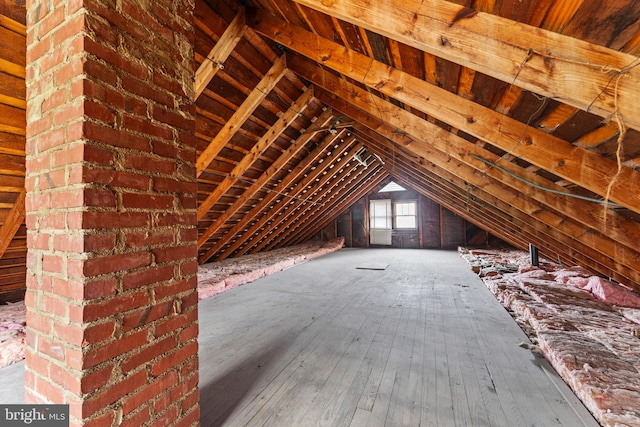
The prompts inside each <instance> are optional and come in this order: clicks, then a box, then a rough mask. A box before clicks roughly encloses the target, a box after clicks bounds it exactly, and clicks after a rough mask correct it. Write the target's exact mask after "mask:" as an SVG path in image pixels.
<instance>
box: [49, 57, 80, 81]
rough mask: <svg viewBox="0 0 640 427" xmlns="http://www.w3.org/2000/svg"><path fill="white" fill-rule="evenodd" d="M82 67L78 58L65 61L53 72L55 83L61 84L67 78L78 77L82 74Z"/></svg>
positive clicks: (67, 79)
mask: <svg viewBox="0 0 640 427" xmlns="http://www.w3.org/2000/svg"><path fill="white" fill-rule="evenodd" d="M83 68H84V67H83V63H82V61H81V60H80V59H78V58H75V59H73V60H72V61H70V62H68V63H65V65H63V66H62V67H60V68H59V69H57V70H56V71H55V72H54V73H53V78H54V81H55V84H56V85H57V86H62V85H64V84H65V83H67V82H68V81H69V80H72V79H76V78H79V77H80V76H81V75H82V71H83Z"/></svg>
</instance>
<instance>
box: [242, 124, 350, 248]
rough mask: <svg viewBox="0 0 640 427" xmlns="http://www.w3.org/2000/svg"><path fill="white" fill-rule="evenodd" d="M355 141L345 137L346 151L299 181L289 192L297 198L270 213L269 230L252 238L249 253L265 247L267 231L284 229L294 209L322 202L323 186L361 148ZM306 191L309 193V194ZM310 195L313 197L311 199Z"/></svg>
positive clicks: (294, 218) (334, 178)
mask: <svg viewBox="0 0 640 427" xmlns="http://www.w3.org/2000/svg"><path fill="white" fill-rule="evenodd" d="M355 141H356V138H355V136H353V135H350V136H348V137H346V138H345V143H344V145H343V147H341V149H340V151H343V150H346V151H344V152H342V153H341V154H339V155H338V156H339V158H338V159H337V160H334V161H332V162H329V161H327V162H323V163H322V164H321V165H320V166H321V167H317V168H316V169H314V170H313V171H312V172H311V173H309V174H308V175H307V176H306V177H305V178H304V181H303V182H301V183H300V185H298V186H297V187H296V188H295V189H294V191H293V192H292V194H291V196H292V197H297V199H293V200H292V202H291V203H287V204H281V205H280V208H279V209H278V210H277V212H272V213H270V216H271V217H272V218H273V221H272V222H271V223H270V224H269V230H267V229H265V230H263V231H262V232H261V233H260V234H259V235H258V236H257V237H256V238H255V239H254V240H255V241H256V242H258V243H256V244H255V246H254V247H253V248H252V249H251V253H255V252H260V251H261V250H262V249H263V248H265V246H266V245H267V244H268V243H269V241H267V240H264V241H262V242H260V240H262V239H263V238H265V237H266V236H267V234H268V233H269V231H271V230H274V229H278V228H281V229H284V228H286V227H287V226H288V225H289V224H290V223H292V222H293V221H295V220H296V218H297V217H298V216H299V215H298V214H294V211H295V210H297V209H298V208H299V207H300V206H302V205H306V206H317V205H321V204H322V203H324V202H323V200H322V199H323V197H324V196H325V195H326V194H327V193H328V192H330V191H331V190H330V189H329V188H325V186H327V184H328V183H329V181H331V180H336V179H339V178H340V177H341V176H344V175H345V173H342V174H340V172H339V170H340V168H343V167H346V165H347V164H348V163H349V162H350V161H351V160H352V158H353V156H354V155H355V154H356V153H357V152H358V151H360V150H361V149H362V145H361V144H359V143H354V144H352V142H355ZM352 169H353V168H352ZM305 191H306V193H305ZM308 193H310V194H311V195H309V194H308ZM316 193H319V194H316ZM314 195H315V196H314ZM312 196H313V199H311V197H312ZM292 214H293V215H292ZM289 216H291V218H289ZM270 249H271V248H270V247H269V248H266V250H270ZM245 253H246V252H244V251H240V252H239V254H240V255H243V254H245Z"/></svg>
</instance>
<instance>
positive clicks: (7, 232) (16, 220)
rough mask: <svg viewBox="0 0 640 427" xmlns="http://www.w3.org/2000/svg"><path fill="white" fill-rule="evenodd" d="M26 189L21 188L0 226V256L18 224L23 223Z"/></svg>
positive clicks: (18, 226) (7, 245)
mask: <svg viewBox="0 0 640 427" xmlns="http://www.w3.org/2000/svg"><path fill="white" fill-rule="evenodd" d="M25 197H26V190H25V189H24V188H23V189H22V191H20V193H18V197H17V198H16V201H15V203H14V204H13V206H12V207H11V210H10V211H9V214H8V215H7V217H6V218H5V220H4V222H3V224H2V227H0V258H2V256H3V255H4V253H5V251H6V250H7V248H8V247H9V244H10V243H11V241H12V240H13V237H14V236H15V235H16V233H17V232H18V230H19V229H20V226H21V225H22V224H23V223H24V216H25Z"/></svg>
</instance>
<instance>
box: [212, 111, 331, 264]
mask: <svg viewBox="0 0 640 427" xmlns="http://www.w3.org/2000/svg"><path fill="white" fill-rule="evenodd" d="M331 114H332V115H333V112H332V113H331ZM332 117H333V116H332ZM332 117H331V118H332ZM322 122H324V126H327V125H328V124H329V123H330V122H329V121H325V120H323V121H322ZM322 128H323V126H318V127H316V128H315V129H322ZM342 133H343V132H339V133H337V134H335V135H333V134H329V135H327V136H326V137H325V138H324V139H323V141H322V142H321V143H320V144H319V145H318V146H317V147H316V148H314V149H313V150H312V151H311V152H310V153H309V154H307V156H306V157H305V158H304V160H302V161H301V162H300V163H299V164H297V165H296V166H295V168H294V169H293V170H291V172H289V173H288V174H287V176H286V177H285V178H284V179H283V180H282V181H281V182H280V183H278V185H277V186H276V188H275V189H274V191H273V192H271V193H270V194H268V195H267V196H266V197H264V198H263V199H262V200H261V201H260V203H258V204H257V205H256V206H255V207H254V208H253V209H251V211H250V212H249V213H248V214H246V215H245V216H244V218H243V219H242V220H241V221H240V222H239V223H238V224H236V225H235V226H233V227H232V229H231V230H230V232H229V233H227V234H226V235H225V236H223V237H222V238H221V239H220V240H219V241H218V242H216V243H215V244H214V245H213V246H212V247H211V249H210V250H209V251H208V252H207V255H209V254H210V255H209V257H211V256H213V255H214V254H215V253H217V252H219V251H221V250H223V249H224V251H223V252H222V253H221V254H220V255H219V256H218V258H217V259H218V260H222V259H225V258H227V257H229V256H230V255H231V254H232V253H233V252H234V251H235V250H237V249H238V248H239V247H240V245H241V244H243V240H246V241H249V240H252V239H253V236H254V235H255V234H256V233H258V232H259V230H260V229H261V228H262V227H263V226H264V224H266V223H267V222H268V221H269V220H270V219H271V212H272V210H273V207H274V206H275V203H277V200H276V199H277V196H278V195H279V194H281V193H285V192H287V194H288V191H290V190H289V189H290V186H291V185H292V184H293V183H294V182H295V181H296V180H297V179H299V178H300V177H301V176H303V174H304V173H305V172H306V171H308V170H309V169H310V168H311V167H312V165H314V164H316V163H317V162H318V161H319V160H320V159H321V158H322V156H325V155H326V150H327V149H328V148H329V147H330V146H331V145H333V144H335V141H336V140H337V139H339V138H341V137H342ZM323 163H324V161H323ZM252 222H253V224H252ZM245 228H246V229H247V230H246V231H245V232H242V230H244V229H245ZM241 232H242V236H244V239H243V240H239V239H238V240H236V242H232V243H230V244H229V246H228V247H227V248H224V246H225V245H226V244H227V242H228V241H229V240H230V238H231V236H235V235H238V234H239V233H241Z"/></svg>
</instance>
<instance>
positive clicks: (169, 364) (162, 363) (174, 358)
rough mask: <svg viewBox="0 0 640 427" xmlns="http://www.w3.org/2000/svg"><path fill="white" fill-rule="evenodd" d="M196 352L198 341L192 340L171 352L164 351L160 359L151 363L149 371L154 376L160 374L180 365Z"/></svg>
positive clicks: (195, 354)
mask: <svg viewBox="0 0 640 427" xmlns="http://www.w3.org/2000/svg"><path fill="white" fill-rule="evenodd" d="M197 354H198V343H197V342H192V343H191V344H188V345H186V346H184V347H182V348H181V349H179V350H177V351H175V352H173V353H166V354H165V355H164V356H163V357H162V358H161V359H160V360H158V361H157V362H155V363H154V364H153V366H152V367H151V373H152V374H153V376H154V377H157V376H159V375H162V374H163V373H165V372H166V371H168V370H169V369H171V368H173V367H175V366H178V365H180V364H181V363H182V362H184V361H185V360H187V359H189V358H191V357H194V356H197Z"/></svg>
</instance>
